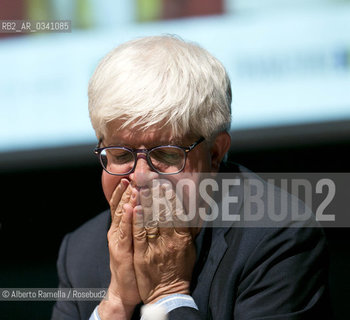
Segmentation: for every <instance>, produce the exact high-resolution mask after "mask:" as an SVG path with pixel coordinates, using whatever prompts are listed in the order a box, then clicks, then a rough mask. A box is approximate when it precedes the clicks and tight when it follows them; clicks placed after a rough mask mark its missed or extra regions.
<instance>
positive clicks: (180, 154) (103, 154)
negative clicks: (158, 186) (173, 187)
mask: <svg viewBox="0 0 350 320" xmlns="http://www.w3.org/2000/svg"><path fill="white" fill-rule="evenodd" d="M204 140H205V139H204V138H203V137H201V138H200V139H199V140H197V141H196V142H194V143H193V144H191V145H190V146H189V147H180V146H173V145H167V146H157V147H153V148H151V149H131V148H126V147H119V146H111V147H104V148H99V145H100V143H101V141H100V143H99V144H98V146H97V147H96V148H95V149H94V153H95V154H96V155H97V156H98V157H99V159H100V162H101V165H102V167H103V169H104V170H105V171H106V172H107V173H109V174H112V175H115V176H123V175H127V174H130V173H132V172H133V171H134V170H135V168H136V163H137V159H138V157H137V154H138V153H143V154H145V155H146V160H147V163H148V165H149V166H150V167H151V168H152V169H153V170H154V171H156V172H157V173H159V174H163V175H166V174H176V173H180V172H181V171H182V170H183V169H184V167H185V164H186V159H187V154H188V153H189V152H190V151H191V150H193V149H194V148H195V147H196V146H197V145H199V144H200V143H201V142H202V141H204Z"/></svg>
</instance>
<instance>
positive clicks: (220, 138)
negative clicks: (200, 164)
mask: <svg viewBox="0 0 350 320" xmlns="http://www.w3.org/2000/svg"><path fill="white" fill-rule="evenodd" d="M230 146H231V137H230V135H229V134H228V133H227V132H226V131H224V132H220V133H219V134H218V135H217V136H216V138H215V140H214V142H213V145H212V146H211V149H210V154H211V169H212V171H218V170H219V168H220V163H221V161H222V159H223V158H224V156H225V154H226V153H227V151H228V150H229V149H230Z"/></svg>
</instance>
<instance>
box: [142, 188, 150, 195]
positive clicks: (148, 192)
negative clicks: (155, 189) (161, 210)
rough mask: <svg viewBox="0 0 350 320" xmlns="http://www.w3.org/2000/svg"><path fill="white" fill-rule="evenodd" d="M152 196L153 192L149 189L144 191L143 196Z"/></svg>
mask: <svg viewBox="0 0 350 320" xmlns="http://www.w3.org/2000/svg"><path fill="white" fill-rule="evenodd" d="M150 194H151V191H150V189H149V188H146V189H143V190H142V195H143V196H144V197H148V196H149V195H150Z"/></svg>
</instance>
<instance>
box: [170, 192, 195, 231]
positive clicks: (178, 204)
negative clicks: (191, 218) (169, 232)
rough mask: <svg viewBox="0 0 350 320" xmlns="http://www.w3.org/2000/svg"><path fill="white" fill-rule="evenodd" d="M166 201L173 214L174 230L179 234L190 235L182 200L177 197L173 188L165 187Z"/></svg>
mask: <svg viewBox="0 0 350 320" xmlns="http://www.w3.org/2000/svg"><path fill="white" fill-rule="evenodd" d="M165 199H166V203H167V207H168V210H169V211H170V214H171V219H172V221H173V226H174V230H175V231H176V232H177V233H189V232H190V230H189V227H188V225H189V223H188V221H187V218H188V216H187V215H186V212H185V209H184V207H183V204H182V201H181V199H180V198H179V197H178V196H177V194H176V192H175V190H174V189H173V188H171V187H169V186H165Z"/></svg>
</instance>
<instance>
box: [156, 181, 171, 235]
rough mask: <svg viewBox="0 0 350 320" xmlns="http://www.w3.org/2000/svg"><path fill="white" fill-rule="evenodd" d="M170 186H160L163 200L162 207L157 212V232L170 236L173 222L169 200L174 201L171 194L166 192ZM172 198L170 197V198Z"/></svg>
mask: <svg viewBox="0 0 350 320" xmlns="http://www.w3.org/2000/svg"><path fill="white" fill-rule="evenodd" d="M169 188H171V187H170V186H167V185H162V187H161V197H162V198H163V199H164V201H165V206H164V209H163V210H162V211H161V212H160V213H159V224H158V225H159V233H160V235H161V236H163V237H164V236H171V235H172V234H173V233H174V224H173V219H172V210H173V206H172V205H171V204H169V202H172V201H174V197H173V194H171V193H169V192H168V189H169ZM170 198H172V199H170Z"/></svg>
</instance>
